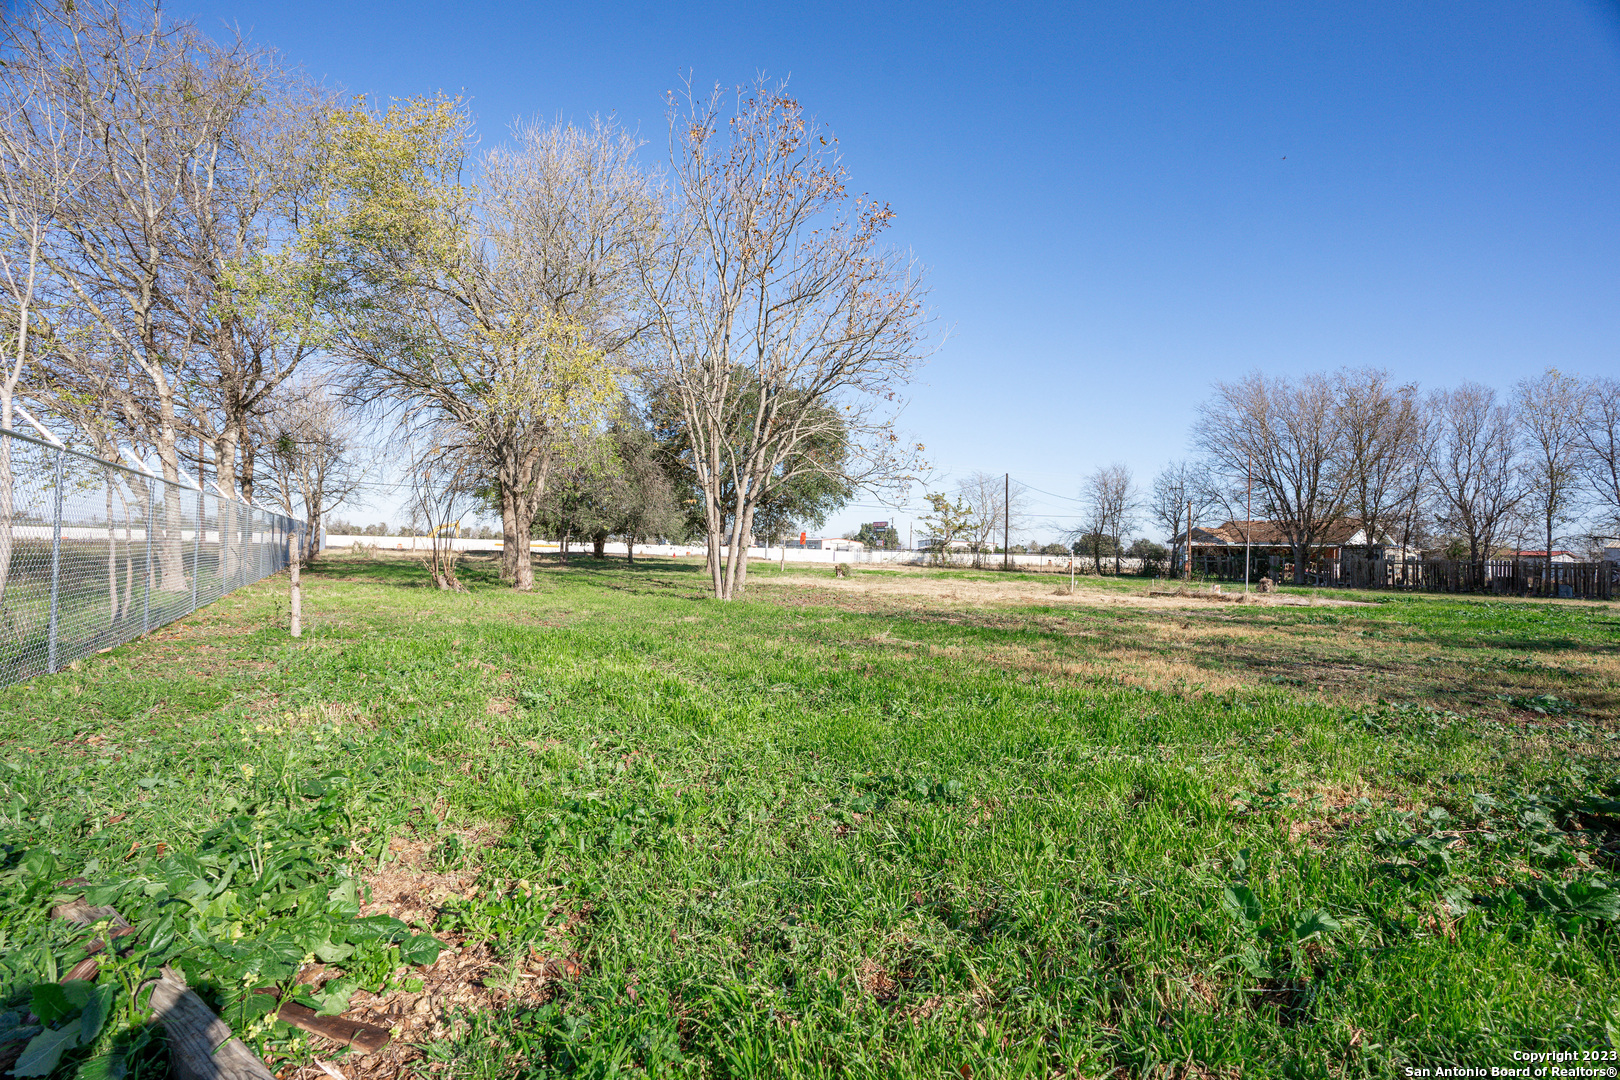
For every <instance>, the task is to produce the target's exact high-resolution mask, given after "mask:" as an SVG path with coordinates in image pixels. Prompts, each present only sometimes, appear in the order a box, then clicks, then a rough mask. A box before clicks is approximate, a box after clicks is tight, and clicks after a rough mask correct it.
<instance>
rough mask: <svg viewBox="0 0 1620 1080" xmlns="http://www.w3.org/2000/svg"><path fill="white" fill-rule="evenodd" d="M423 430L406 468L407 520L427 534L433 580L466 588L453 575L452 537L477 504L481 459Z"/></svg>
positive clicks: (456, 558)
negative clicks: (409, 518) (408, 487)
mask: <svg viewBox="0 0 1620 1080" xmlns="http://www.w3.org/2000/svg"><path fill="white" fill-rule="evenodd" d="M427 434H428V438H427V439H425V440H424V441H423V443H422V444H421V446H420V450H419V452H418V453H417V454H416V455H415V456H414V458H413V460H412V461H411V464H410V467H409V469H408V470H407V476H408V478H409V481H410V502H409V508H410V512H411V524H412V525H414V526H416V530H417V532H418V534H419V535H423V536H426V537H427V538H428V559H427V568H428V575H429V577H430V578H431V579H432V581H433V584H434V586H435V587H436V588H439V589H444V590H449V591H453V592H466V591H467V587H466V586H465V585H463V584H462V583H461V582H460V580H459V579H457V577H456V563H457V562H458V561H460V553H459V552H458V551H457V550H456V545H455V541H456V539H457V537H458V535H459V533H460V530H461V522H462V520H463V519H464V518H465V517H466V516H467V515H468V514H471V513H473V512H474V511H475V510H476V508H477V507H478V504H479V498H478V493H477V485H478V478H479V462H478V460H477V459H476V458H475V457H473V456H471V455H469V454H467V453H466V452H464V451H458V450H455V449H451V448H448V447H450V445H451V442H452V439H450V438H438V439H435V438H433V437H432V433H431V432H428V433H427Z"/></svg>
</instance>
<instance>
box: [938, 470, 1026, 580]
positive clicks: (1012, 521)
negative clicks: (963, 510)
mask: <svg viewBox="0 0 1620 1080" xmlns="http://www.w3.org/2000/svg"><path fill="white" fill-rule="evenodd" d="M956 493H957V495H958V496H959V497H960V498H961V500H962V501H963V502H965V503H966V504H967V505H968V507H969V509H970V510H971V520H972V527H971V529H970V531H969V543H970V544H971V546H972V549H973V565H974V566H982V565H984V556H985V554H986V553H991V552H994V551H995V549H996V544H997V543H999V542H1001V541H1002V540H1004V539H1010V537H1011V536H1012V534H1014V533H1016V532H1018V531H1020V530H1021V529H1023V527H1024V517H1025V512H1026V508H1027V506H1028V503H1029V496H1028V489H1027V488H1026V487H1025V486H1024V485H1023V484H1020V483H1018V482H1017V481H1012V480H1009V479H1008V478H1007V477H1006V476H1005V475H1003V474H1001V473H987V472H975V473H971V474H969V475H968V476H967V477H966V478H964V479H962V480H959V481H957V484H956Z"/></svg>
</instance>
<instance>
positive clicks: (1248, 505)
mask: <svg viewBox="0 0 1620 1080" xmlns="http://www.w3.org/2000/svg"><path fill="white" fill-rule="evenodd" d="M1248 468H1249V494H1248V496H1247V501H1246V502H1245V503H1244V506H1243V595H1244V596H1248V595H1249V539H1250V530H1252V529H1253V528H1254V458H1253V456H1250V457H1249V459H1248Z"/></svg>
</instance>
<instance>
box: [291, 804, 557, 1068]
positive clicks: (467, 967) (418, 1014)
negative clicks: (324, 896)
mask: <svg viewBox="0 0 1620 1080" xmlns="http://www.w3.org/2000/svg"><path fill="white" fill-rule="evenodd" d="M487 839H488V837H487V836H486V835H482V834H468V836H467V841H468V842H467V845H466V846H467V847H468V848H475V847H477V846H478V845H479V843H480V842H481V841H482V840H487ZM389 850H390V853H391V855H392V857H393V861H391V862H389V863H387V864H385V866H384V867H383V868H382V869H380V870H378V871H377V872H375V873H372V874H368V875H365V876H364V877H363V879H362V880H363V881H364V883H365V886H366V890H367V893H368V894H369V897H370V899H369V900H367V901H366V903H365V904H363V905H362V906H361V914H362V915H390V916H392V917H394V918H396V919H399V920H400V921H402V922H405V923H407V924H409V925H411V926H413V927H415V928H417V929H421V930H427V931H429V932H431V933H432V934H433V935H434V936H435V937H437V938H438V939H439V940H440V941H441V942H443V943H444V945H445V946H446V947H445V949H444V951H443V952H441V953H440V954H439V958H438V960H436V961H435V962H434V963H433V964H431V965H428V966H427V967H423V968H418V969H416V970H415V971H413V972H411V977H412V978H414V979H419V980H421V983H422V985H421V988H420V989H392V990H388V991H387V992H385V993H381V994H372V993H368V992H366V991H364V990H361V991H358V992H356V993H355V995H354V997H353V998H352V999H351V1000H350V1002H349V1008H348V1010H347V1011H346V1012H344V1013H343V1016H344V1017H345V1018H347V1019H350V1020H358V1021H360V1022H362V1023H367V1024H375V1025H376V1026H378V1027H383V1028H387V1029H388V1030H389V1031H391V1032H392V1033H393V1036H394V1037H393V1039H392V1040H391V1041H390V1042H389V1044H388V1045H387V1046H385V1047H384V1048H383V1049H382V1050H381V1051H379V1052H378V1053H375V1054H366V1055H348V1056H344V1057H343V1058H342V1060H341V1061H340V1062H337V1068H338V1069H339V1070H340V1071H341V1072H342V1074H343V1075H344V1077H345V1078H347V1080H383V1078H385V1077H387V1078H390V1080H391V1078H393V1077H396V1076H400V1075H413V1074H414V1073H413V1072H412V1071H404V1072H402V1070H407V1069H408V1067H413V1066H414V1072H424V1071H425V1072H427V1073H432V1072H434V1071H435V1067H434V1066H431V1065H429V1066H426V1067H425V1069H424V1067H423V1066H422V1065H421V1064H420V1061H421V1059H422V1057H423V1055H424V1047H425V1045H426V1044H427V1043H430V1042H433V1041H435V1040H438V1039H443V1038H447V1037H452V1036H454V1035H455V1034H456V1033H457V1032H458V1031H459V1030H460V1028H461V1027H463V1026H464V1021H462V1020H461V1019H459V1017H458V1016H457V1015H456V1014H457V1013H458V1012H459V1011H460V1010H464V1009H465V1010H471V1011H494V1010H500V1009H508V1008H513V1007H533V1006H536V1005H540V1004H543V1003H544V1002H546V1001H548V1000H550V998H551V997H552V996H553V994H554V988H555V987H556V985H557V983H558V982H561V981H573V980H577V979H578V978H579V977H580V975H581V973H582V970H583V969H582V968H581V966H580V962H579V957H578V955H577V953H576V952H575V950H574V947H573V944H572V943H571V941H570V940H569V938H568V936H567V935H568V932H569V931H570V930H571V929H573V928H574V927H575V926H576V925H577V924H578V922H579V918H578V914H577V913H575V915H574V916H573V917H570V918H565V919H560V920H558V921H557V922H556V924H555V926H554V927H553V929H551V930H550V931H548V932H547V940H546V941H544V942H541V943H534V944H530V945H529V946H528V947H527V948H525V949H522V950H520V951H518V952H517V953H516V954H515V955H503V954H501V953H498V952H497V951H496V950H495V948H494V947H493V946H492V944H491V943H490V942H487V941H476V940H472V939H470V938H468V937H466V936H464V935H462V934H458V933H456V932H454V931H447V930H443V929H439V928H437V927H436V925H435V924H436V923H437V922H438V921H439V915H440V912H441V911H442V909H443V908H444V906H445V904H446V903H448V902H451V901H454V900H460V899H467V898H471V897H473V896H476V895H478V894H479V893H480V892H481V890H480V888H479V886H478V885H477V884H476V882H477V879H478V872H477V871H476V870H474V869H458V870H444V871H435V870H430V869H426V868H425V867H426V866H427V864H428V863H429V862H430V860H431V852H432V850H433V845H432V844H431V843H429V842H427V841H425V840H410V841H407V840H403V839H397V840H395V841H393V842H392V843H391V844H390V845H389ZM341 974H342V970H341V969H340V968H338V967H330V968H328V967H324V966H322V965H320V964H315V965H311V966H310V967H309V968H306V969H305V970H304V971H303V972H302V973H300V976H299V978H300V981H303V982H307V983H311V984H313V985H315V986H317V987H318V986H320V985H321V984H322V983H324V982H326V981H327V980H329V979H332V978H336V977H338V976H340V975H341ZM310 1045H311V1049H312V1051H313V1053H314V1057H315V1058H316V1059H317V1060H323V1061H331V1060H332V1059H333V1057H334V1056H336V1055H337V1051H338V1048H337V1047H335V1046H333V1045H332V1044H331V1043H329V1042H327V1041H326V1040H324V1039H321V1038H319V1037H317V1036H311V1037H310ZM276 1075H277V1076H278V1077H281V1078H282V1080H316V1078H318V1077H326V1076H327V1075H329V1074H327V1073H326V1072H324V1071H323V1070H322V1069H321V1068H320V1066H319V1065H317V1064H305V1065H286V1066H284V1067H283V1068H282V1069H281V1071H279V1072H278V1073H277V1074H276Z"/></svg>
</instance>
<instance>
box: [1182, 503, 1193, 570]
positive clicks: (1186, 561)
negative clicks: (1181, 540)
mask: <svg viewBox="0 0 1620 1080" xmlns="http://www.w3.org/2000/svg"><path fill="white" fill-rule="evenodd" d="M1181 576H1182V577H1184V578H1186V579H1187V583H1188V584H1191V583H1192V500H1191V499H1188V500H1187V551H1186V557H1185V558H1183V559H1182V560H1181Z"/></svg>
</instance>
